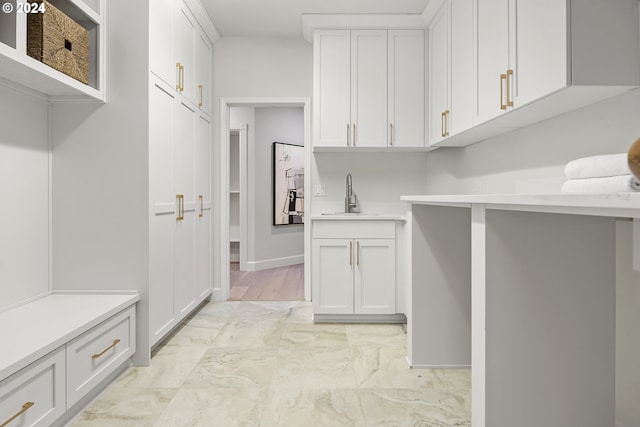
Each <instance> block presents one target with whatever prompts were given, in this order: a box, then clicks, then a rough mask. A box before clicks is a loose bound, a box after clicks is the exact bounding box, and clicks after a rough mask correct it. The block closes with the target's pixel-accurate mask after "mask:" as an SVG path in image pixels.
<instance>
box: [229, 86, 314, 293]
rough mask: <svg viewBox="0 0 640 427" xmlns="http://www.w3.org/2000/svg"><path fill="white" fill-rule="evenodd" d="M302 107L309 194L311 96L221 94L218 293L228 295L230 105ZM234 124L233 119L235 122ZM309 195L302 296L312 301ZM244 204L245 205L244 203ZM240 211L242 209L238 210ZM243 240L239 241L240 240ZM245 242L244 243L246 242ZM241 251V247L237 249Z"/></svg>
mask: <svg viewBox="0 0 640 427" xmlns="http://www.w3.org/2000/svg"><path fill="white" fill-rule="evenodd" d="M269 106H274V107H302V109H303V115H304V148H305V150H304V151H305V153H304V168H305V174H304V192H305V194H307V195H308V194H311V191H310V189H311V99H310V98H308V97H283V98H276V97H268V98H252V97H249V98H236V97H227V98H223V97H221V98H220V157H219V162H218V170H219V173H220V181H219V182H220V188H219V189H218V190H219V194H220V215H219V217H220V222H219V224H218V226H219V236H220V277H219V279H220V288H221V289H220V290H221V292H220V297H221V299H222V300H223V301H226V300H227V299H229V286H230V280H229V277H230V268H229V263H230V256H229V248H228V245H229V198H228V197H227V196H228V194H229V143H230V130H231V123H230V108H231V107H269ZM234 124H235V123H234ZM311 199H312V198H311V197H305V212H306V213H307V215H306V216H307V219H306V221H305V222H304V232H303V235H304V299H305V301H311V277H310V275H311V268H310V267H311V259H310V256H311V224H310V220H309V212H311ZM245 207H246V206H245ZM241 215H242V213H241ZM241 244H242V242H241ZM245 244H246V243H245ZM240 250H241V251H242V248H241V249H240Z"/></svg>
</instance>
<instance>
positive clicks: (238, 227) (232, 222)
mask: <svg viewBox="0 0 640 427" xmlns="http://www.w3.org/2000/svg"><path fill="white" fill-rule="evenodd" d="M309 120H310V102H309V99H308V98H268V99H265V98H233V99H229V98H227V99H221V124H222V126H221V128H222V129H221V146H220V148H221V150H220V154H221V156H220V178H221V179H220V182H221V188H220V191H221V193H220V194H221V195H222V197H221V210H220V225H221V233H220V236H221V240H222V241H221V242H220V249H221V250H220V255H221V256H220V261H221V264H220V267H221V268H220V270H221V271H220V274H221V277H220V283H221V289H220V290H221V294H222V295H221V296H222V297H223V299H229V300H246V301H297V300H298V301H299V300H307V301H310V300H311V289H310V288H311V287H310V282H309V272H308V270H309V268H308V267H309V263H308V261H307V257H308V254H309V247H310V240H309V236H310V227H309V224H308V220H307V221H305V220H304V212H305V211H306V212H309V211H310V206H309V204H308V203H305V199H304V194H305V190H306V189H307V188H308V187H309V182H310V177H309V174H305V173H304V171H305V170H307V171H308V170H310V158H311V156H310V153H308V149H309V147H310V122H309ZM275 143H278V144H275ZM281 146H282V147H284V148H278V150H279V151H276V147H281ZM299 146H302V147H304V148H303V149H302V150H299V149H298V147H299ZM294 148H295V150H294ZM289 149H290V151H291V152H289ZM294 151H295V152H298V151H300V152H301V153H299V154H296V155H293V154H292V153H293V152H294ZM296 156H297V157H296ZM296 159H297V161H298V162H299V163H300V164H298V165H297V166H295V167H294V166H293V165H294V161H293V160H296ZM277 162H280V163H277ZM294 172H295V173H294ZM280 175H283V179H284V187H283V188H280V187H276V186H275V183H276V182H277V181H278V180H279V178H277V177H279V176H280ZM289 175H291V176H289ZM289 187H291V188H289ZM283 191H285V192H287V194H286V197H285V198H283V197H281V195H279V192H283ZM276 195H278V197H276ZM276 200H277V201H276ZM283 200H287V202H286V203H281V202H282V201H283ZM281 204H282V205H283V206H284V207H283V206H280V205H281ZM283 209H284V210H286V211H287V212H285V213H283V212H280V211H282V210H283ZM285 214H286V215H285ZM276 218H278V219H276ZM281 218H286V221H285V222H286V225H280V224H281V223H282V220H281Z"/></svg>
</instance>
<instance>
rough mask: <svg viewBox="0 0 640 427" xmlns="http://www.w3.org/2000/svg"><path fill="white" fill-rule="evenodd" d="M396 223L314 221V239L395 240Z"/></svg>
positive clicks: (376, 221) (377, 221)
mask: <svg viewBox="0 0 640 427" xmlns="http://www.w3.org/2000/svg"><path fill="white" fill-rule="evenodd" d="M395 237H396V223H395V221H379V220H375V221H355V220H349V221H314V222H313V238H321V239H366V238H378V239H394V238H395Z"/></svg>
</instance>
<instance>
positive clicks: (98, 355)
mask: <svg viewBox="0 0 640 427" xmlns="http://www.w3.org/2000/svg"><path fill="white" fill-rule="evenodd" d="M119 342H120V340H119V339H115V340H113V342H112V343H111V345H110V346H109V347H107V348H105V349H104V350H102V352H100V353H96V354H93V355H91V358H92V359H97V358H98V357H100V356H102V355H103V354H105V353H106V352H107V351H109V350H111V349H112V348H113V347H115V346H116V345H118V343H119Z"/></svg>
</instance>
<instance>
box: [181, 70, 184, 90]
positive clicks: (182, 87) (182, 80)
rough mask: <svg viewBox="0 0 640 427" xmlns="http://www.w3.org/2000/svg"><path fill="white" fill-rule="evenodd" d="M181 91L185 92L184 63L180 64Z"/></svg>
mask: <svg viewBox="0 0 640 427" xmlns="http://www.w3.org/2000/svg"><path fill="white" fill-rule="evenodd" d="M180 92H184V65H181V66H180Z"/></svg>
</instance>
